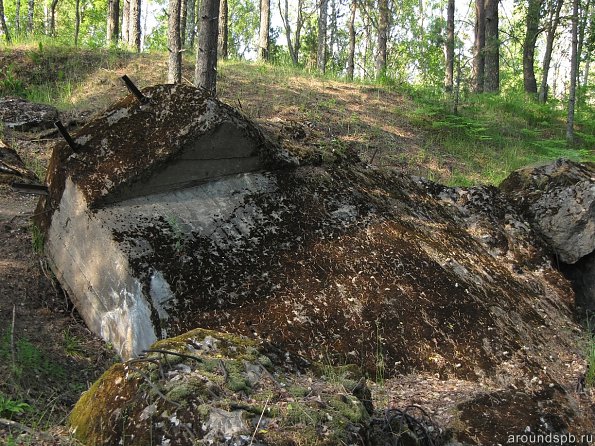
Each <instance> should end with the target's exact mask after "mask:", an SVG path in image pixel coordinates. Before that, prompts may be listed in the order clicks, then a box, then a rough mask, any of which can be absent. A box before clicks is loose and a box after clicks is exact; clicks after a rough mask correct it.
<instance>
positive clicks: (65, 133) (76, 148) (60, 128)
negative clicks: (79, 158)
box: [54, 121, 81, 153]
mask: <svg viewBox="0 0 595 446" xmlns="http://www.w3.org/2000/svg"><path fill="white" fill-rule="evenodd" d="M54 125H55V126H56V128H57V129H58V131H59V132H60V134H61V135H62V138H64V139H65V140H66V142H67V143H68V145H69V146H70V148H71V149H72V151H73V152H75V153H76V152H78V151H79V149H80V148H81V146H80V145H79V144H77V143H75V142H74V139H72V136H70V134H69V133H68V130H66V128H65V127H64V126H63V125H62V122H61V121H56V122H54Z"/></svg>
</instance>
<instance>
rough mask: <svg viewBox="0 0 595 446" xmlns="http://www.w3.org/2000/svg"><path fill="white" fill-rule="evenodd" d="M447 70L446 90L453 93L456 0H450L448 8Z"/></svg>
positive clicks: (445, 74)
mask: <svg viewBox="0 0 595 446" xmlns="http://www.w3.org/2000/svg"><path fill="white" fill-rule="evenodd" d="M444 56H445V57H444V59H445V71H444V90H445V91H446V92H447V93H451V92H452V89H453V78H454V63H455V0H448V6H447V8H446V44H445V47H444Z"/></svg>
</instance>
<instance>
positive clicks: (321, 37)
mask: <svg viewBox="0 0 595 446" xmlns="http://www.w3.org/2000/svg"><path fill="white" fill-rule="evenodd" d="M327 11H328V0H320V5H319V8H318V44H317V50H316V67H317V68H318V70H319V71H320V72H321V73H324V71H325V70H326V24H327V18H328V17H327Z"/></svg>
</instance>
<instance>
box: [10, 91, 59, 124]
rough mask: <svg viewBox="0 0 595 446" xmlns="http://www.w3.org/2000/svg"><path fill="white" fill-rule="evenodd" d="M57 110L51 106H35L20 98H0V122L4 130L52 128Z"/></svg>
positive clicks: (56, 117)
mask: <svg viewBox="0 0 595 446" xmlns="http://www.w3.org/2000/svg"><path fill="white" fill-rule="evenodd" d="M57 119H58V110H57V109H56V108H55V107H52V106H51V105H46V104H36V103H33V102H29V101H26V100H25V99H21V98H0V121H1V122H2V123H3V124H4V126H5V127H6V128H9V129H13V130H18V131H21V132H26V131H39V130H44V129H49V128H52V127H53V126H54V122H55V121H56V120H57Z"/></svg>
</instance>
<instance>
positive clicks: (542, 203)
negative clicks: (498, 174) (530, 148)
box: [500, 159, 595, 264]
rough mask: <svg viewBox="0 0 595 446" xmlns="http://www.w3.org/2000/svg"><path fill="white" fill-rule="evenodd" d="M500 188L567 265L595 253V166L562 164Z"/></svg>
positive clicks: (530, 170)
mask: <svg viewBox="0 0 595 446" xmlns="http://www.w3.org/2000/svg"><path fill="white" fill-rule="evenodd" d="M500 188H501V189H502V190H503V191H504V193H505V194H506V196H507V197H508V198H509V199H510V200H511V201H512V202H513V203H514V204H515V205H517V206H518V207H519V208H520V209H521V210H522V212H523V214H524V216H525V217H526V218H527V219H528V221H529V222H530V223H531V224H532V225H533V226H534V227H535V229H536V230H537V231H538V232H539V234H540V235H541V236H543V238H544V239H545V240H546V241H547V242H548V244H549V245H550V246H551V247H552V248H553V249H554V251H555V252H556V254H557V255H558V256H559V258H560V261H562V262H564V263H571V264H572V263H576V262H577V261H578V260H579V259H580V258H582V257H584V256H586V255H588V254H590V253H592V252H593V251H595V165H594V164H593V163H575V162H573V161H569V160H564V159H562V160H559V161H557V162H555V163H553V164H548V165H544V166H538V167H527V168H525V169H520V170H517V171H516V172H514V173H512V174H511V175H510V176H509V177H508V178H507V179H506V180H504V181H503V182H502V184H501V185H500Z"/></svg>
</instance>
